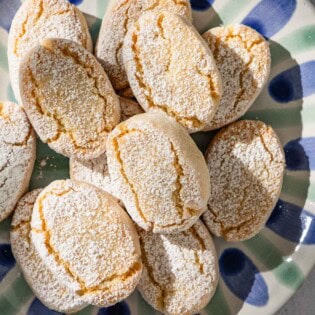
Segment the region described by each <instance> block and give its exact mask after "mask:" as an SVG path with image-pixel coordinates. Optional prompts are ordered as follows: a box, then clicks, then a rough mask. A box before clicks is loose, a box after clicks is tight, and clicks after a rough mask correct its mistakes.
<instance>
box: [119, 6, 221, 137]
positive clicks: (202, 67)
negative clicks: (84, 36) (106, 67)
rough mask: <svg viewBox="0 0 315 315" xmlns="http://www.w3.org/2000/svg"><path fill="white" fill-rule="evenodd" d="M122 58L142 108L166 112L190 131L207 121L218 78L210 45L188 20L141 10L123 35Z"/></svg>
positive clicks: (214, 101) (218, 86)
mask: <svg viewBox="0 0 315 315" xmlns="http://www.w3.org/2000/svg"><path fill="white" fill-rule="evenodd" d="M123 60H124V65H125V69H126V72H127V75H128V79H129V83H130V86H131V88H132V90H133V92H134V95H135V97H136V98H137V100H138V102H139V104H140V105H141V106H142V107H143V108H144V110H145V111H149V110H150V111H151V110H153V111H160V112H165V113H167V114H168V115H169V116H170V117H172V118H173V119H175V120H176V121H177V122H178V123H180V124H181V125H182V126H184V127H185V128H186V129H187V130H188V131H189V132H196V131H200V130H203V129H204V128H205V126H206V125H207V124H209V123H210V122H211V119H212V117H213V116H214V114H215V112H216V110H217V107H218V105H219V101H220V97H221V89H222V87H221V77H220V73H219V71H218V69H217V66H216V64H215V61H214V59H213V56H212V53H211V51H210V49H209V47H208V46H207V44H206V43H205V42H204V40H203V39H202V38H201V37H200V35H199V34H198V33H197V31H196V30H195V29H194V28H193V26H192V25H191V24H190V22H189V21H188V20H186V19H183V18H182V17H180V16H178V15H176V14H173V13H170V12H166V11H162V12H160V11H159V12H147V13H144V14H142V15H141V17H140V18H139V19H138V21H137V22H135V23H134V25H133V27H131V28H130V29H129V31H128V33H127V35H126V37H125V40H124V45H123Z"/></svg>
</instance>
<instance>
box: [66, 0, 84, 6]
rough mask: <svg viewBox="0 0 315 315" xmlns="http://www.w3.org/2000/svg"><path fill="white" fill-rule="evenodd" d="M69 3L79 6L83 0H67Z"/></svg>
mask: <svg viewBox="0 0 315 315" xmlns="http://www.w3.org/2000/svg"><path fill="white" fill-rule="evenodd" d="M69 2H70V3H73V4H75V5H78V4H81V3H82V2H83V0H69Z"/></svg>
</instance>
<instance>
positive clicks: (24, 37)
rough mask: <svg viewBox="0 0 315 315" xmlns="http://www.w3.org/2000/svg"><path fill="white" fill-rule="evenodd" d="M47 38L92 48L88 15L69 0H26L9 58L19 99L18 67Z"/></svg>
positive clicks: (14, 24) (14, 28) (11, 38)
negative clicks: (67, 40) (66, 40)
mask: <svg viewBox="0 0 315 315" xmlns="http://www.w3.org/2000/svg"><path fill="white" fill-rule="evenodd" d="M45 38H64V39H69V40H72V41H74V42H77V43H78V44H80V45H82V46H83V47H84V48H86V49H88V50H89V51H92V41H91V36H90V33H89V30H88V26H87V24H86V21H85V18H84V16H83V15H82V13H81V12H80V10H79V9H77V8H76V7H75V6H74V5H71V4H70V3H69V2H68V1H67V0H26V1H24V2H23V4H22V5H21V7H20V8H19V10H18V11H17V13H16V15H15V17H14V19H13V21H12V25H11V28H10V33H9V42H8V60H9V68H10V79H11V84H12V89H13V92H14V95H15V98H16V99H17V100H18V101H19V102H20V92H19V66H20V62H21V59H22V58H23V57H24V55H25V54H26V53H27V52H28V51H29V50H30V49H32V48H33V47H34V46H36V45H38V44H39V43H40V42H41V41H42V40H43V39H45Z"/></svg>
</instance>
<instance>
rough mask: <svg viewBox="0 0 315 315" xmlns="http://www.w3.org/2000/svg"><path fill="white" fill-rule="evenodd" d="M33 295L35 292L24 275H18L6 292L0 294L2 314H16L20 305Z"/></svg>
mask: <svg viewBox="0 0 315 315" xmlns="http://www.w3.org/2000/svg"><path fill="white" fill-rule="evenodd" d="M32 295H33V292H32V291H31V289H30V288H29V286H28V285H27V283H26V282H25V280H24V278H23V277H22V276H19V277H17V278H16V279H15V280H14V281H13V283H12V284H11V285H10V286H8V290H7V291H6V292H5V294H3V295H1V296H0V310H1V314H5V315H15V314H17V312H18V310H19V309H20V307H21V306H22V305H23V304H25V303H26V301H27V300H28V299H29V298H30V297H31V296H32Z"/></svg>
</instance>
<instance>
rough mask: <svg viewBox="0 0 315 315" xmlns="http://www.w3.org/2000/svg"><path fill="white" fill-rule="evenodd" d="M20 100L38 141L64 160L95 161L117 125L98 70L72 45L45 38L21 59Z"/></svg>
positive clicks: (114, 101)
mask: <svg viewBox="0 0 315 315" xmlns="http://www.w3.org/2000/svg"><path fill="white" fill-rule="evenodd" d="M20 80H21V96H22V99H23V104H24V107H25V110H26V112H27V115H28V117H29V119H30V121H31V122H32V125H33V126H34V128H35V130H36V132H37V134H38V135H39V137H40V138H41V140H42V141H43V142H45V143H48V145H49V146H50V147H51V148H52V149H54V150H55V151H56V152H58V153H61V154H63V155H65V156H67V157H74V158H78V159H82V160H86V159H91V158H96V157H98V156H100V155H101V154H102V153H103V152H104V151H105V143H106V138H107V134H108V132H110V131H111V130H112V129H113V128H114V127H115V126H116V124H117V123H118V122H119V120H120V106H119V99H118V97H117V95H116V94H115V92H114V90H113V88H112V86H111V83H110V81H109V79H108V77H107V75H106V73H105V72H104V70H103V68H102V67H101V65H100V64H99V63H98V62H97V60H96V59H95V58H94V56H93V55H92V54H90V53H89V52H88V51H87V50H85V49H84V48H82V47H81V46H79V45H78V44H76V43H74V42H70V41H68V40H62V39H46V40H44V41H42V43H41V45H39V46H37V47H35V48H33V49H32V50H31V51H30V52H29V54H28V55H27V56H26V57H25V58H24V59H23V61H22V63H21V68H20Z"/></svg>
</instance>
